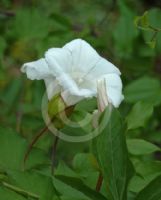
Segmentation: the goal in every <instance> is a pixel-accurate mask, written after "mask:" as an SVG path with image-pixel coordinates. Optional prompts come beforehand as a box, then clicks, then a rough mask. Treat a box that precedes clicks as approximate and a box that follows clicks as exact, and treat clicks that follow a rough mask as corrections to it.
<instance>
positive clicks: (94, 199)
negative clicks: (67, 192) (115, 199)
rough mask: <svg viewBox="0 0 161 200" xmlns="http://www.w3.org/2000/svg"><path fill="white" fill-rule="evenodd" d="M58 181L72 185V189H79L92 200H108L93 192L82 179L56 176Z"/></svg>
mask: <svg viewBox="0 0 161 200" xmlns="http://www.w3.org/2000/svg"><path fill="white" fill-rule="evenodd" d="M56 179H58V180H60V181H62V182H64V183H65V184H67V185H70V186H71V187H72V188H74V189H77V190H78V191H80V192H82V193H83V194H84V195H85V196H87V197H89V198H90V199H91V200H98V199H99V200H107V199H106V198H105V197H104V196H103V195H102V194H100V193H98V192H96V191H95V190H92V189H91V188H89V187H88V186H86V185H85V184H84V183H83V182H82V181H81V180H80V179H77V178H73V177H67V176H61V175H60V176H56Z"/></svg>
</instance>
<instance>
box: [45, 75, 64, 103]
mask: <svg viewBox="0 0 161 200" xmlns="http://www.w3.org/2000/svg"><path fill="white" fill-rule="evenodd" d="M44 81H45V86H46V90H47V95H48V99H49V100H50V99H51V98H52V97H53V96H55V95H57V94H59V93H60V92H61V86H60V85H59V84H58V82H57V80H56V79H55V78H53V77H49V78H46V79H44Z"/></svg>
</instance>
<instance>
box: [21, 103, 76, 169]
mask: <svg viewBox="0 0 161 200" xmlns="http://www.w3.org/2000/svg"><path fill="white" fill-rule="evenodd" d="M73 109H74V106H69V107H67V108H66V109H65V110H63V111H62V112H66V114H67V116H69V115H70V114H71V113H72V111H73ZM60 113H61V112H60ZM60 113H58V114H60ZM54 119H55V116H54V117H53V118H52V119H51V121H50V122H49V124H48V125H46V126H45V127H44V128H43V129H42V130H41V131H40V132H39V133H38V134H36V136H35V137H34V139H33V140H32V142H31V143H30V145H29V147H28V148H27V151H26V153H25V156H24V163H23V164H24V165H23V169H24V168H25V163H26V160H27V158H28V156H29V154H30V152H31V150H32V147H33V146H34V144H35V143H36V142H37V140H38V139H39V138H40V137H41V136H43V135H44V134H45V133H46V131H47V130H48V127H49V126H50V124H51V123H52V122H53V121H54ZM57 143H58V137H57V136H56V139H55V141H54V146H53V151H54V153H53V154H54V155H53V157H54V158H53V160H52V163H54V162H55V154H56V147H57ZM52 168H53V171H54V167H53V166H52Z"/></svg>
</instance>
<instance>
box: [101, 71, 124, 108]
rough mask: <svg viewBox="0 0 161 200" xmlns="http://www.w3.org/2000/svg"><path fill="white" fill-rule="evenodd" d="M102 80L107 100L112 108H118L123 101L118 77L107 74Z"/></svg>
mask: <svg viewBox="0 0 161 200" xmlns="http://www.w3.org/2000/svg"><path fill="white" fill-rule="evenodd" d="M104 78H105V83H106V89H107V96H108V100H109V102H110V103H112V105H113V106H115V107H118V106H119V105H120V103H121V101H122V100H123V99H124V96H123V95H122V82H121V79H120V76H118V75H117V74H107V75H105V76H104Z"/></svg>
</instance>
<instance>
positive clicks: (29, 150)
mask: <svg viewBox="0 0 161 200" xmlns="http://www.w3.org/2000/svg"><path fill="white" fill-rule="evenodd" d="M47 130H48V126H45V127H44V128H43V129H42V130H41V131H40V132H39V133H38V134H37V135H36V136H35V138H34V139H33V140H32V142H31V143H30V145H29V147H28V149H27V151H26V153H25V156H24V167H25V163H26V160H27V158H28V156H29V154H30V152H31V150H32V147H33V146H34V144H35V143H36V142H37V140H38V139H39V138H40V137H41V136H42V135H43V134H44V133H46V131H47Z"/></svg>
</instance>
